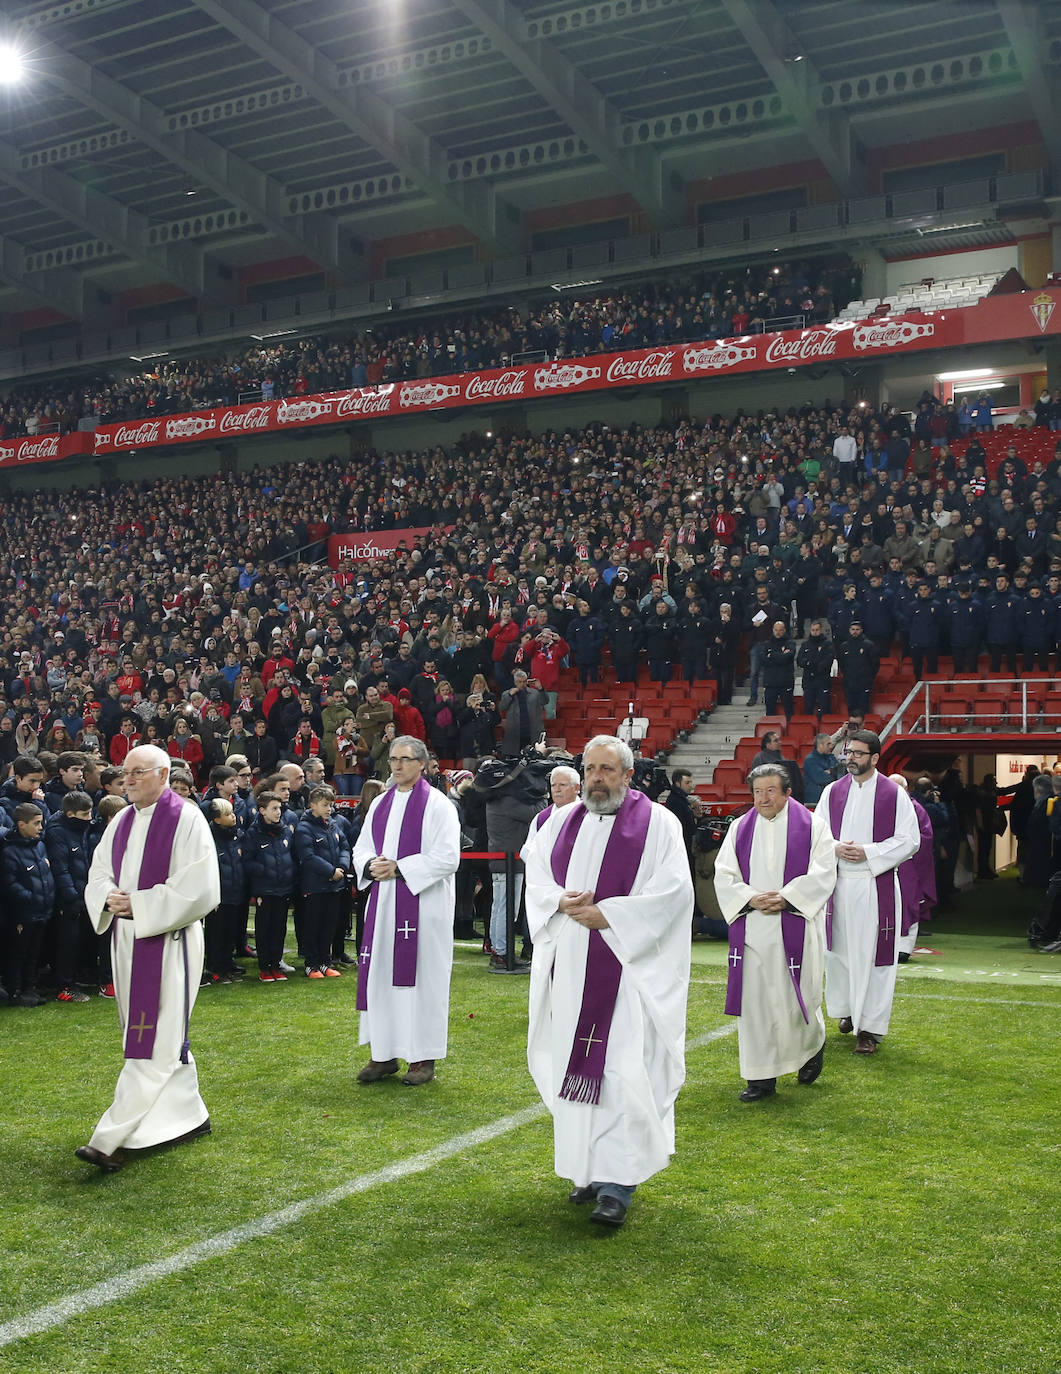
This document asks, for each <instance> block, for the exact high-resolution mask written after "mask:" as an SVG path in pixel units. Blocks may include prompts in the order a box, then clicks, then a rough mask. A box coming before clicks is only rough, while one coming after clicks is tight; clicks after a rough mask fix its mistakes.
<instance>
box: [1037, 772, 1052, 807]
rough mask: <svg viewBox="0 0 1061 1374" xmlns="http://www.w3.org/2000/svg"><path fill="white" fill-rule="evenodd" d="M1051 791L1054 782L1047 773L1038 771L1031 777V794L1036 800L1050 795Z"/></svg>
mask: <svg viewBox="0 0 1061 1374" xmlns="http://www.w3.org/2000/svg"><path fill="white" fill-rule="evenodd" d="M1053 791H1054V782H1053V778H1052V777H1051V776H1050V774H1049V773H1040V774H1039V776H1038V777H1037V778H1032V796H1033V797H1034V798H1035V800H1036V801H1042V799H1043V798H1044V797H1049V796H1052V795H1053Z"/></svg>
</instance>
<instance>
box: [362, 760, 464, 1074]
mask: <svg viewBox="0 0 1061 1374" xmlns="http://www.w3.org/2000/svg"><path fill="white" fill-rule="evenodd" d="M385 795H386V793H384V794H382V795H381V796H379V797H377V798H376V799H375V801H373V803H372V805H371V806H370V807H369V809H368V815H367V816H366V817H365V823H364V825H363V826H362V827H361V834H360V835H359V836H358V839H357V843H356V844H355V845H354V856H353V865H354V872H355V873H356V874H357V882H358V886H359V887H362V888H365V887H368V886H370V884H371V883H372V879H371V878H366V877H365V876H364V870H365V865H366V864H367V863H368V862H369V861H370V860H371V859H373V858H375V857H376V845H375V841H374V840H373V838H372V818H373V816H374V814H375V811H376V807H377V806H379V804H380V802H381V801H382V800H383V796H385ZM410 796H411V792H401V791H395V794H394V802H393V804H392V806H391V811H390V815H389V816H388V817H387V829H386V831H385V832H384V837H383V850H382V855H383V858H385V859H396V858H397V857H398V840H399V838H400V836H401V827H402V817H403V816H404V815H405V808H406V804H407V802H408V799H409V797H410ZM421 834H422V849H421V852H420V853H419V854H407V855H406V856H405V857H404V858H403V859H401V860H399V867H400V868H401V872H402V877H403V878H404V879H405V882H406V884H407V886H408V888H409V890H410V892H412V893H413V894H414V896H418V897H419V898H420V919H419V923H418V925H419V934H418V937H417V956H416V984H415V986H413V987H411V988H396V987H395V986H394V927H395V920H394V894H395V884H394V882H392V881H390V880H387V881H385V882H381V883H380V884H379V885H378V886H379V895H378V897H377V901H376V928H375V933H374V935H373V938H372V962H371V964H370V966H369V975H368V1011H363V1012H362V1013H361V1024H360V1037H361V1038H360V1043H361V1044H362V1045H366V1044H368V1045H371V1046H372V1058H373V1059H375V1060H378V1061H385V1060H388V1059H405V1060H407V1061H408V1062H409V1063H417V1062H418V1061H420V1060H422V1059H444V1058H445V1057H446V1047H447V1036H448V1031H449V984H450V975H451V974H452V971H453V908H454V901H455V893H456V885H455V882H454V876H453V875H454V874H455V873H456V871H457V868H458V866H459V865H460V853H461V850H460V818H459V816H458V815H457V809H456V807H455V806H454V805H453V803H452V802H451V801H449V799H448V798H447V797H444V796H443V795H442V793H441V792H439V791H437V790H436V789H435V788H433V787H432V788H431V789H430V793H429V796H428V798H427V806H426V807H425V809H424V824H423V830H422V832H421ZM358 953H359V954H360V951H358Z"/></svg>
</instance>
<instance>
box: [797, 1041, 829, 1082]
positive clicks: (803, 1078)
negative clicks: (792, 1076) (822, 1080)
mask: <svg viewBox="0 0 1061 1374" xmlns="http://www.w3.org/2000/svg"><path fill="white" fill-rule="evenodd" d="M824 1063H825V1046H824V1045H822V1047H821V1049H820V1050H819V1051H818V1053H817V1054H812V1055H811V1057H810V1058H809V1059H808V1060H807V1062H806V1063H805V1064H804V1065H803V1067H802V1068H801V1069H800V1071H799V1073H797V1074H796V1077H797V1078H798V1079H799V1081H800V1082H801V1083H813V1082H814V1080H815V1079H816V1078H817V1077H818V1075H819V1074H820V1073H821V1071H822V1065H823V1064H824Z"/></svg>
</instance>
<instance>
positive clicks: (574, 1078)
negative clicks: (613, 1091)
mask: <svg viewBox="0 0 1061 1374" xmlns="http://www.w3.org/2000/svg"><path fill="white" fill-rule="evenodd" d="M600 1086H601V1080H600V1079H599V1078H586V1077H585V1075H583V1074H578V1073H569V1074H567V1075H565V1077H564V1086H563V1087H562V1088H561V1089H560V1096H561V1097H562V1098H563V1099H564V1101H565V1102H586V1103H589V1104H590V1105H591V1106H594V1107H596V1106H597V1105H598V1104H599V1102H600Z"/></svg>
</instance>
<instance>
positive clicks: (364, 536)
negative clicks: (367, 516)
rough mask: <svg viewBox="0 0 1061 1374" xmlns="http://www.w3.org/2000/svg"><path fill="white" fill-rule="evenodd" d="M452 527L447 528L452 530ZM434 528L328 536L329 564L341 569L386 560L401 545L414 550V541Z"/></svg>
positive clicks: (425, 526) (428, 526)
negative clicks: (345, 566) (369, 560)
mask: <svg viewBox="0 0 1061 1374" xmlns="http://www.w3.org/2000/svg"><path fill="white" fill-rule="evenodd" d="M452 528H453V526H452V525H448V526H446V529H447V530H451V529H452ZM433 530H434V527H433V526H430V525H424V526H422V527H418V528H417V529H409V530H370V531H369V530H365V531H360V532H358V533H357V534H332V535H329V536H328V563H329V565H330V566H331V567H333V568H339V567H341V566H342V565H343V564H344V563H346V562H348V561H349V562H353V563H361V562H364V561H365V560H366V559H377V558H385V557H386V556H387V554H389V553H393V552H394V550H395V549H396V548H398V546H399V545H400V544H405V545H406V546H407V547H408V548H412V546H413V540H414V539H417V538H420V537H423V536H426V535H429V534H431V533H432V532H433Z"/></svg>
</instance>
